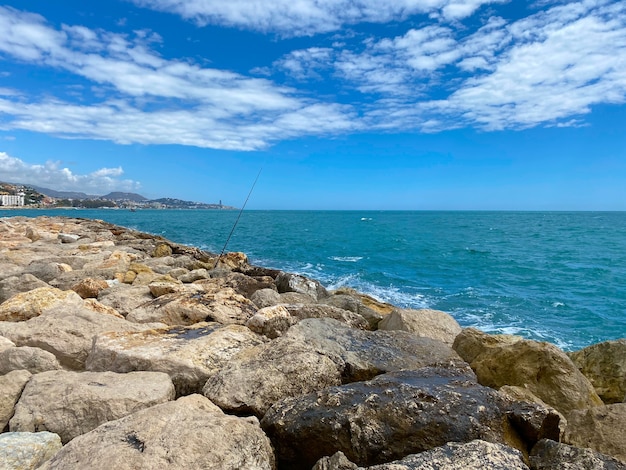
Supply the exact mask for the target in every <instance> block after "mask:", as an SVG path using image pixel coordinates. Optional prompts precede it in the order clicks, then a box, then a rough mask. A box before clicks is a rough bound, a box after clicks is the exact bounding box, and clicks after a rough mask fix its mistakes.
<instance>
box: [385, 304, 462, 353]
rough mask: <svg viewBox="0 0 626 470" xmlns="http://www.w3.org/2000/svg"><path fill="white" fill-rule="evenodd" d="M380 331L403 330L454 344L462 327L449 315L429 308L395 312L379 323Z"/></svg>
mask: <svg viewBox="0 0 626 470" xmlns="http://www.w3.org/2000/svg"><path fill="white" fill-rule="evenodd" d="M378 329H379V330H387V331H389V330H403V331H408V332H409V333H413V334H415V335H417V336H424V337H426V338H433V339H438V340H440V341H443V342H444V343H446V344H450V345H451V344H452V343H454V338H456V335H458V334H459V333H460V332H461V326H460V325H459V324H458V323H457V321H456V320H455V319H454V318H452V317H451V316H450V315H449V314H447V313H445V312H442V311H440V310H431V309H428V308H424V309H419V310H408V309H407V310H404V309H402V310H394V311H393V312H391V313H390V314H389V315H387V316H386V317H384V318H383V319H382V320H381V321H380V323H378Z"/></svg>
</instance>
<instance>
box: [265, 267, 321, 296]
mask: <svg viewBox="0 0 626 470" xmlns="http://www.w3.org/2000/svg"><path fill="white" fill-rule="evenodd" d="M276 287H277V288H278V292H279V293H281V294H282V293H284V292H297V293H299V294H306V295H308V296H310V297H312V298H313V299H314V300H315V301H319V300H321V299H323V298H325V297H328V295H329V294H328V291H327V290H326V289H325V288H324V286H322V285H321V284H320V283H319V281H315V280H313V279H309V278H307V277H305V276H301V275H299V274H292V273H285V272H281V273H280V274H279V275H278V276H276Z"/></svg>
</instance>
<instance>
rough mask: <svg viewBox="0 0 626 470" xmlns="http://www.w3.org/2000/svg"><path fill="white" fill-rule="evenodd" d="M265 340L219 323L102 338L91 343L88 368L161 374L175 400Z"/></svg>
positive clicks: (200, 387)
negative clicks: (165, 376)
mask: <svg viewBox="0 0 626 470" xmlns="http://www.w3.org/2000/svg"><path fill="white" fill-rule="evenodd" d="M263 341H264V340H263V337H261V336H259V335H257V334H255V333H253V332H252V331H250V330H249V329H247V328H245V327H243V326H240V325H228V326H223V325H221V324H219V323H198V324H196V325H193V326H189V327H172V328H164V329H155V330H147V331H140V332H118V333H116V332H111V333H103V334H100V335H98V336H96V337H95V339H94V342H93V348H92V349H91V352H90V354H89V357H88V358H87V363H86V368H87V370H91V371H113V372H130V371H136V370H150V371H156V372H165V373H166V374H168V375H169V376H170V377H171V379H172V382H173V383H174V386H175V387H176V394H177V395H178V396H181V395H189V394H191V393H199V392H200V391H201V390H202V387H203V386H204V384H205V382H206V381H207V378H208V377H209V376H210V375H211V374H212V373H214V372H216V371H217V370H218V369H220V368H221V367H223V366H224V365H225V364H227V363H228V362H229V361H230V360H231V359H232V358H233V356H235V355H236V354H237V353H239V352H240V351H242V350H244V349H247V348H252V347H254V346H257V345H259V344H261V343H263Z"/></svg>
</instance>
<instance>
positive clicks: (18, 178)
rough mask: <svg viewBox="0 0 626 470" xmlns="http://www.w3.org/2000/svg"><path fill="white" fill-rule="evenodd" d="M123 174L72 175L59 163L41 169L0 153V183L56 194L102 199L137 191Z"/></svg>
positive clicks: (120, 171) (118, 170) (112, 170)
mask: <svg viewBox="0 0 626 470" xmlns="http://www.w3.org/2000/svg"><path fill="white" fill-rule="evenodd" d="M123 174H124V170H123V169H122V168H121V167H118V168H101V169H99V170H96V171H94V172H92V173H89V174H86V175H77V174H74V173H73V172H72V171H71V170H70V169H69V168H67V167H62V166H61V163H60V162H56V161H48V162H46V163H45V164H43V165H33V164H29V163H26V162H25V161H23V160H20V159H19V158H16V157H12V156H10V155H8V154H7V153H5V152H0V175H2V181H5V182H11V183H24V184H34V185H36V186H43V187H50V188H52V189H55V190H59V191H81V192H82V191H86V192H88V193H90V194H97V195H103V194H106V193H109V192H111V191H137V190H138V189H139V188H140V186H141V185H140V184H139V183H138V182H136V181H132V180H128V179H120V177H121V176H122V175H123Z"/></svg>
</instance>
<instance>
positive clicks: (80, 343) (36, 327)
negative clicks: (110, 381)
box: [0, 293, 165, 370]
mask: <svg viewBox="0 0 626 470" xmlns="http://www.w3.org/2000/svg"><path fill="white" fill-rule="evenodd" d="M74 295H76V296H77V297H78V295H77V294H75V293H74ZM79 298H80V297H79ZM81 302H82V299H81ZM159 326H161V327H163V326H165V325H163V324H147V325H139V324H136V323H131V322H128V321H126V320H124V319H121V318H117V317H114V316H112V315H106V314H101V313H97V312H94V311H93V310H89V309H87V308H84V307H82V306H81V307H76V308H74V307H72V308H70V307H69V306H61V307H55V308H54V309H50V310H49V311H47V312H46V314H45V315H41V316H39V317H35V318H31V319H30V320H28V321H25V322H18V323H13V322H0V335H2V336H5V337H6V338H9V339H10V340H11V341H13V342H14V343H15V344H16V345H17V346H33V347H37V348H41V349H43V350H45V351H49V352H51V353H52V354H54V355H55V356H56V358H57V360H58V361H59V363H60V364H61V366H63V367H66V368H69V369H75V370H82V369H84V368H85V360H86V359H87V355H88V354H89V351H90V350H91V345H92V341H93V338H94V336H96V335H98V334H100V333H105V332H109V331H142V330H148V329H151V328H154V327H159Z"/></svg>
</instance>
